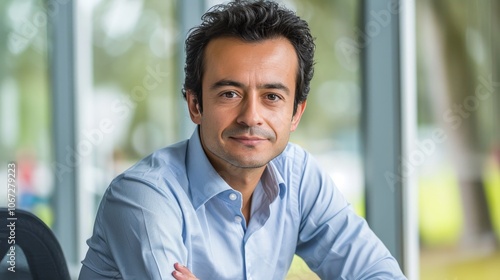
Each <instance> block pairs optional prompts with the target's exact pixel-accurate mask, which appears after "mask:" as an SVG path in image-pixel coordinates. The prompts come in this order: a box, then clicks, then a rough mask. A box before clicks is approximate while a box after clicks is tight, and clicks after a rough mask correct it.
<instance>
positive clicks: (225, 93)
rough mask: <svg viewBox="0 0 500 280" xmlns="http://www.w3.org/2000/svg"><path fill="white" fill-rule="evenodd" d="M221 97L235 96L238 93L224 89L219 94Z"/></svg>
mask: <svg viewBox="0 0 500 280" xmlns="http://www.w3.org/2000/svg"><path fill="white" fill-rule="evenodd" d="M221 96H222V97H225V98H235V97H238V94H237V93H236V92H234V91H226V92H223V93H222V94H221Z"/></svg>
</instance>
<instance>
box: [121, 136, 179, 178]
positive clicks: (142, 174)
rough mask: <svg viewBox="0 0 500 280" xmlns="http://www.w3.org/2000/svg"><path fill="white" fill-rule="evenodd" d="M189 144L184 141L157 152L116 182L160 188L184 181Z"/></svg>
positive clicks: (135, 165)
mask: <svg viewBox="0 0 500 280" xmlns="http://www.w3.org/2000/svg"><path fill="white" fill-rule="evenodd" d="M187 142H188V141H187V140H184V141H181V142H178V143H176V144H173V145H170V146H167V147H164V148H162V149H158V150H156V151H155V152H153V153H152V154H150V155H148V156H146V157H144V158H143V159H141V160H139V161H138V162H137V163H135V164H134V165H133V166H131V167H130V168H129V169H127V170H125V171H124V172H123V173H122V174H120V175H119V176H117V177H116V178H115V180H114V181H115V182H116V181H120V180H132V181H136V182H138V183H143V184H146V185H150V186H158V185H159V184H161V185H162V184H164V183H166V182H172V183H175V182H176V181H180V180H183V179H182V178H184V177H186V164H185V162H186V149H187Z"/></svg>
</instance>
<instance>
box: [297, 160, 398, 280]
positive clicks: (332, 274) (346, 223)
mask: <svg viewBox="0 0 500 280" xmlns="http://www.w3.org/2000/svg"><path fill="white" fill-rule="evenodd" d="M302 178H303V179H302V182H301V184H300V190H299V205H300V211H301V215H302V220H301V226H300V229H299V240H298V245H297V255H299V256H300V257H302V258H303V259H304V261H305V262H306V263H307V264H308V266H309V267H310V268H311V269H312V270H313V271H314V272H315V273H317V274H318V276H320V277H321V279H391V280H393V279H406V278H405V276H404V275H403V273H402V272H401V269H400V268H399V265H398V263H397V261H396V260H395V259H394V258H393V257H392V256H391V254H390V253H389V251H388V249H387V248H386V247H385V245H384V244H383V243H382V242H381V241H380V239H379V238H378V237H377V236H376V235H375V234H374V233H373V231H372V230H371V229H370V228H369V226H368V224H367V223H366V221H365V220H364V219H363V218H361V217H359V216H358V215H356V214H355V212H354V210H353V209H352V207H351V206H350V205H349V204H348V203H347V202H346V200H345V199H344V197H343V196H342V194H341V193H340V191H339V190H338V189H337V188H336V187H335V185H334V183H333V181H332V179H331V178H330V177H329V176H328V174H326V173H325V172H324V171H322V170H321V169H320V168H319V166H318V164H317V162H316V161H314V160H313V159H312V158H311V157H308V158H307V160H306V161H305V167H304V173H303V177H302Z"/></svg>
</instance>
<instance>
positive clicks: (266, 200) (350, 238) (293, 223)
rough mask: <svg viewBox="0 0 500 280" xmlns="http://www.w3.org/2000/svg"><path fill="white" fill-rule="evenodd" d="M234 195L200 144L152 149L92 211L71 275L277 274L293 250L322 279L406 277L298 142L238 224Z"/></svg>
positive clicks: (274, 164) (259, 278) (268, 173)
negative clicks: (179, 267)
mask: <svg viewBox="0 0 500 280" xmlns="http://www.w3.org/2000/svg"><path fill="white" fill-rule="evenodd" d="M241 205H242V196H241V193H239V192H238V191H235V190H233V189H232V188H231V187H230V186H229V185H228V184H226V182H225V181H224V180H223V179H222V178H221V177H220V176H219V175H218V174H217V172H216V171H215V170H214V169H213V167H212V165H211V164H210V162H209V161H208V159H207V157H206V155H205V153H204V151H203V148H202V146H201V143H200V139H199V135H198V131H197V129H196V131H195V132H194V133H193V135H192V137H191V138H190V139H189V140H186V141H184V142H180V143H178V144H175V145H173V146H170V147H167V148H164V149H161V150H158V151H156V152H155V153H153V154H152V155H150V156H148V157H146V158H145V159H143V160H141V161H140V162H138V163H137V164H136V165H134V166H133V167H131V168H130V169H128V170H127V171H125V172H124V173H123V174H121V175H119V176H118V177H117V178H116V179H114V180H113V182H112V183H111V185H110V186H109V188H108V189H107V191H106V193H105V194H104V197H103V199H102V202H101V205H100V207H99V210H98V213H97V217H96V221H95V226H94V232H93V236H92V237H91V238H90V239H89V240H88V241H87V244H88V246H89V250H88V252H87V256H86V257H85V259H84V260H83V262H82V263H83V267H82V270H81V273H80V279H81V280H86V279H92V280H96V279H127V280H128V279H141V280H144V279H173V277H172V276H171V273H172V271H173V270H174V267H173V265H174V263H175V262H179V263H181V264H184V265H186V266H187V267H188V268H189V269H190V270H191V271H192V272H193V273H194V274H195V275H196V276H197V277H198V278H200V279H201V280H209V279H217V280H221V279H228V280H238V279H246V280H252V279H254V280H266V279H270V280H276V279H285V277H286V274H287V272H288V269H289V267H290V263H291V261H292V258H293V256H294V254H295V253H296V254H298V255H299V256H301V257H302V258H303V259H304V260H305V261H306V262H307V264H308V265H309V267H310V268H311V269H312V270H313V271H314V272H315V273H317V274H318V275H319V276H320V277H321V279H391V280H393V279H405V277H404V276H403V274H402V272H401V270H400V268H399V266H398V263H397V262H396V260H395V259H394V258H393V257H392V256H391V255H390V253H389V252H388V250H387V249H386V247H385V246H384V245H383V244H382V242H381V241H380V240H379V239H378V238H377V237H376V236H375V234H374V233H373V232H372V231H371V230H370V228H369V227H368V225H367V223H366V222H365V220H364V219H362V218H360V217H359V216H357V215H356V214H355V213H354V211H353V210H352V208H351V207H350V205H349V204H348V203H347V202H346V201H345V199H344V198H343V196H342V195H341V193H340V192H339V190H338V189H337V188H336V187H335V186H334V184H333V182H332V180H331V179H330V177H329V176H328V175H327V173H325V172H324V171H323V170H321V168H319V166H318V164H317V162H316V161H315V160H314V159H313V158H312V157H311V156H310V154H308V153H307V152H305V151H304V150H303V149H302V148H300V147H299V146H297V145H294V144H288V145H287V147H286V149H285V151H284V152H283V153H282V154H281V155H279V156H278V157H277V158H275V159H273V160H272V161H271V162H270V163H269V164H268V165H267V168H266V170H265V172H264V174H263V176H262V178H261V181H260V183H259V185H258V186H257V188H256V189H255V192H254V194H253V199H252V208H251V218H250V222H249V224H248V227H247V226H246V222H245V218H244V216H243V214H242V213H241Z"/></svg>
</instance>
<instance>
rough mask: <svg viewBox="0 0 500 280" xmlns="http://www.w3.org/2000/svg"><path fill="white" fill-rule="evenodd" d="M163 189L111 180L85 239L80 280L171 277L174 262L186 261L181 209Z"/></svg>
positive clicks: (135, 181)
mask: <svg viewBox="0 0 500 280" xmlns="http://www.w3.org/2000/svg"><path fill="white" fill-rule="evenodd" d="M165 189H166V188H160V187H158V186H154V185H153V184H150V183H148V182H147V181H144V180H141V179H137V178H124V177H121V178H120V177H119V178H117V179H115V180H114V181H113V182H112V184H111V185H110V187H109V188H108V190H107V191H106V194H105V195H104V197H103V200H102V202H101V205H100V207H99V210H98V213H97V217H96V223H95V226H94V233H93V236H92V237H91V238H90V239H89V240H88V242H87V243H88V245H89V250H88V253H87V256H86V258H85V259H84V261H83V262H82V263H83V268H82V272H81V274H80V278H79V279H80V280H85V279H173V277H172V276H171V273H172V271H173V270H174V268H173V265H174V263H175V262H180V263H185V261H186V260H187V250H186V248H185V246H184V244H183V237H182V236H183V235H182V234H183V226H182V225H183V221H182V211H181V210H180V207H179V203H178V202H177V199H176V198H175V196H174V195H172V194H171V193H168V192H167V191H166V190H165ZM98 275H99V277H97V276H98Z"/></svg>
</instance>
